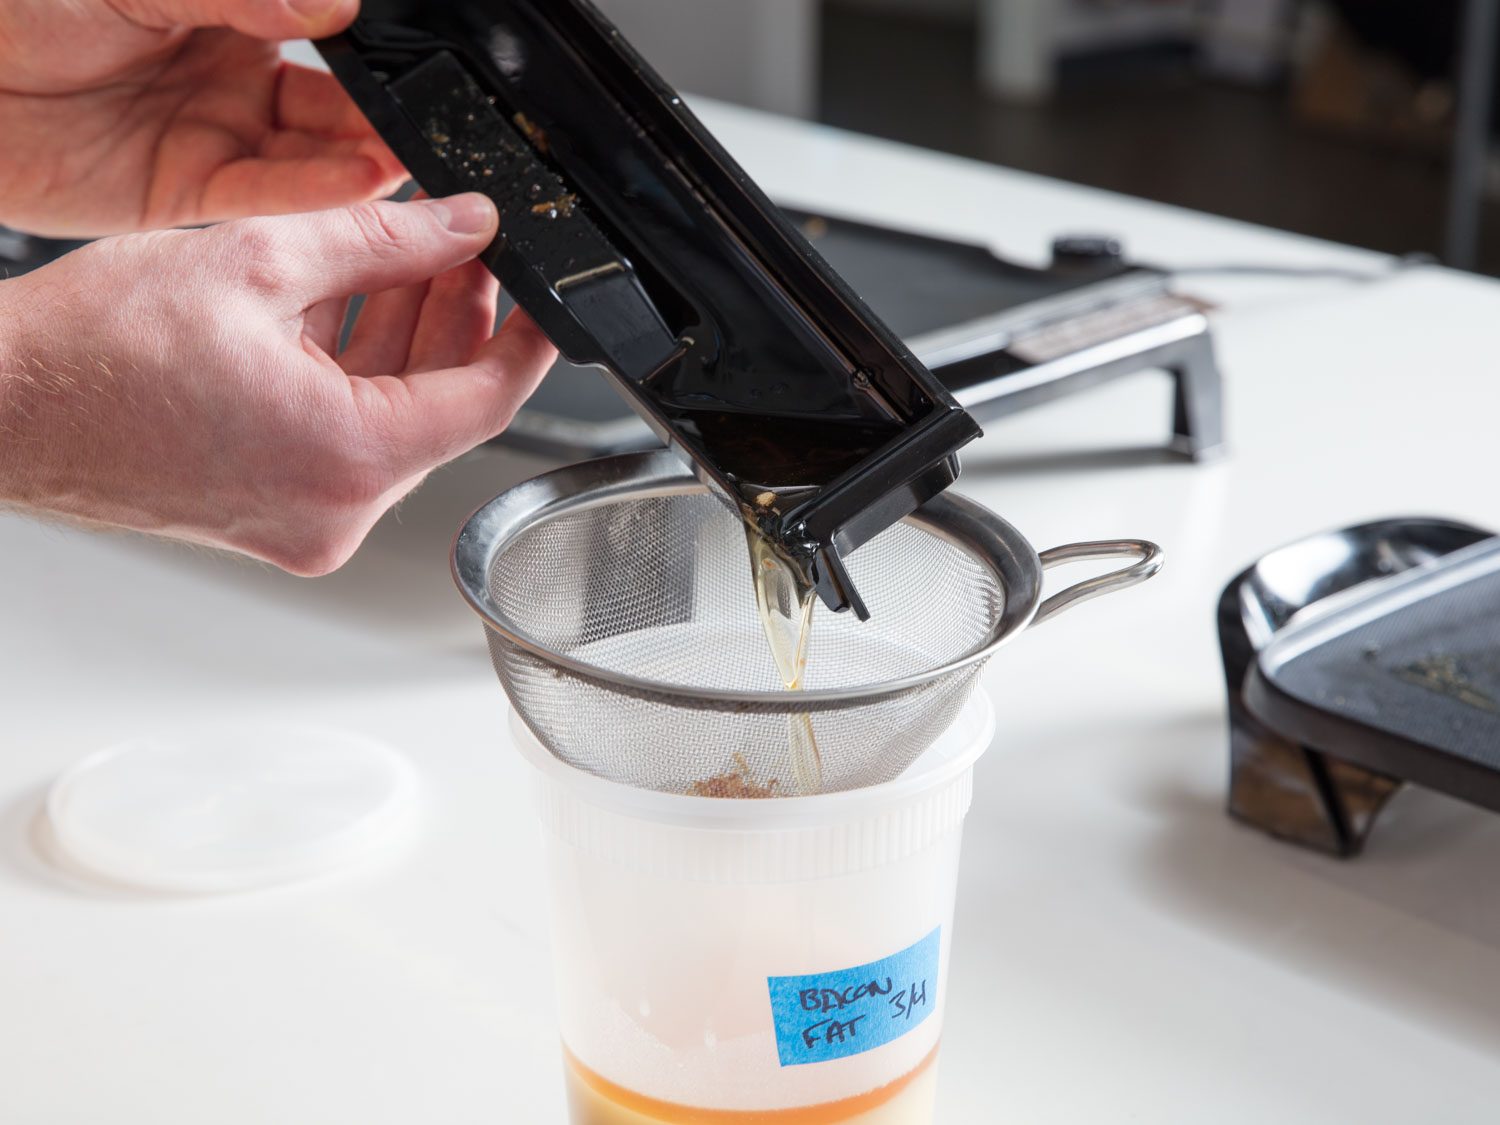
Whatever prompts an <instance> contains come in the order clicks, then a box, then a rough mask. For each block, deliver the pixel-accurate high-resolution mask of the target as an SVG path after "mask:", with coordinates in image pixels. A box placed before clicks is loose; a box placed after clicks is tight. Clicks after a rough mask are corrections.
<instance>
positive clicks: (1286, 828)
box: [1229, 715, 1402, 859]
mask: <svg viewBox="0 0 1500 1125" xmlns="http://www.w3.org/2000/svg"><path fill="white" fill-rule="evenodd" d="M1231 746H1232V750H1231V775H1230V784H1229V815H1230V816H1232V817H1234V818H1235V819H1236V820H1239V821H1242V822H1243V823H1245V824H1248V825H1250V826H1252V827H1254V828H1258V829H1260V830H1261V831H1262V832H1265V833H1267V834H1268V835H1271V836H1274V837H1276V838H1277V839H1279V840H1285V841H1287V842H1289V843H1293V844H1300V845H1301V846H1303V847H1305V848H1310V849H1313V850H1315V851H1320V852H1326V853H1327V854H1329V855H1334V856H1338V857H1340V858H1341V859H1350V858H1353V857H1354V856H1357V855H1358V854H1359V853H1360V852H1361V851H1362V850H1363V849H1364V846H1365V840H1366V839H1367V838H1368V837H1369V834H1370V830H1371V828H1373V827H1374V824H1375V820H1376V818H1377V817H1378V816H1379V815H1380V812H1381V810H1382V809H1383V808H1385V806H1386V803H1387V802H1388V801H1389V800H1390V799H1391V798H1392V797H1393V796H1395V795H1396V793H1397V792H1398V791H1399V790H1400V788H1401V784H1402V783H1401V782H1400V781H1398V780H1396V779H1395V778H1391V777H1387V776H1385V775H1383V774H1378V773H1374V772H1372V771H1370V770H1367V769H1364V768H1362V767H1360V766H1356V765H1352V764H1350V763H1349V762H1345V761H1341V760H1339V759H1337V758H1332V757H1330V756H1328V755H1327V754H1324V753H1321V752H1319V751H1317V750H1313V749H1311V748H1310V747H1306V746H1301V745H1298V744H1297V743H1294V742H1290V741H1288V740H1286V739H1284V738H1282V737H1281V736H1280V735H1277V734H1275V733H1274V732H1272V731H1270V730H1268V729H1266V728H1265V727H1263V726H1261V724H1260V723H1258V722H1256V721H1255V720H1254V719H1253V718H1251V717H1250V716H1248V715H1239V716H1236V721H1235V724H1234V728H1233V730H1232V732H1231Z"/></svg>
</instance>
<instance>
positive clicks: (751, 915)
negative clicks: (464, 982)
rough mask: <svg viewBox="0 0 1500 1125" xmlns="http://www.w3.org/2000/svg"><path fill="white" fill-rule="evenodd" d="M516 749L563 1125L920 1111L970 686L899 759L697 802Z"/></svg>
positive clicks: (974, 756)
mask: <svg viewBox="0 0 1500 1125" xmlns="http://www.w3.org/2000/svg"><path fill="white" fill-rule="evenodd" d="M512 728H513V730H514V734H515V740H516V742H517V744H518V746H519V747H520V749H521V751H522V753H523V754H524V755H525V757H526V759H527V760H528V761H529V762H530V763H531V764H532V765H533V766H534V767H535V769H536V775H537V779H538V785H537V793H538V797H539V810H540V814H541V819H542V823H543V827H544V834H545V836H546V845H547V846H546V857H547V863H548V866H549V873H550V881H551V888H552V906H553V949H554V956H555V966H556V974H557V987H558V1011H559V1019H560V1023H561V1030H562V1038H563V1043H564V1047H565V1049H566V1052H567V1055H568V1058H567V1067H568V1080H569V1085H570V1090H569V1093H570V1104H571V1109H572V1121H573V1125H624V1123H628V1125H658V1123H662V1125H678V1123H683V1122H694V1123H698V1122H715V1121H725V1122H730V1121H734V1122H760V1121H764V1122H784V1123H785V1125H795V1123H798V1122H809V1123H810V1122H820V1123H830V1125H832V1123H836V1122H848V1123H858V1125H876V1123H879V1125H929V1123H930V1122H931V1121H932V1114H933V1104H934V1098H935V1094H936V1089H937V1085H936V1083H937V1068H936V1061H937V1050H938V1044H939V1042H940V1040H941V1036H942V1026H943V1007H944V999H945V995H946V984H947V975H948V951H949V943H950V940H951V937H952V921H953V903H954V893H955V887H956V884H957V878H958V863H959V848H960V840H961V835H962V827H963V821H964V817H965V815H966V814H967V812H968V810H969V806H970V803H971V800H972V794H973V769H974V764H975V762H976V761H977V760H978V759H979V757H980V755H981V754H983V753H984V751H985V750H986V749H987V748H988V746H989V744H990V741H991V739H992V737H993V733H994V713H993V710H992V708H991V706H990V703H989V701H988V699H987V698H986V697H985V696H984V695H983V694H982V693H978V694H976V695H975V696H974V698H973V700H972V701H971V702H970V703H969V704H968V706H967V707H966V708H965V710H964V711H963V712H962V714H961V715H960V716H959V718H958V720H957V721H956V722H955V723H954V725H953V726H952V727H951V728H950V729H949V730H948V731H947V732H946V733H945V734H944V735H943V736H942V737H941V738H940V739H939V740H938V741H937V742H936V743H935V744H934V745H933V746H932V748H931V749H930V750H928V751H927V753H925V754H924V755H923V756H922V757H921V758H920V759H918V761H917V762H916V763H915V764H914V765H913V766H912V767H911V768H910V769H909V770H908V771H907V772H906V773H904V774H903V775H902V776H901V777H899V778H898V779H896V780H895V781H892V782H890V783H888V784H885V785H880V786H876V787H873V788H868V789H863V790H858V791H853V792H847V793H836V794H830V795H825V796H818V797H805V798H778V799H775V800H714V799H708V798H699V797H689V796H676V795H671V794H665V793H658V792H651V791H646V790H640V789H634V788H630V787H627V786H622V785H618V784H615V783H613V782H609V781H605V780H603V779H601V778H597V777H594V776H592V775H590V774H587V773H584V772H582V771H579V770H576V769H573V768H572V767H570V766H567V765H565V764H563V763H562V762H560V761H558V760H557V759H556V758H555V757H553V756H552V755H551V754H549V753H548V752H547V751H546V750H545V749H544V748H543V747H542V746H541V744H540V743H538V742H537V741H536V739H535V737H534V736H532V735H531V733H530V732H529V731H527V730H526V728H525V726H524V725H523V724H522V723H521V722H520V721H519V720H513V721H512Z"/></svg>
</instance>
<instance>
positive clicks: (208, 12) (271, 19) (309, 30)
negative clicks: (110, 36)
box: [113, 0, 359, 40]
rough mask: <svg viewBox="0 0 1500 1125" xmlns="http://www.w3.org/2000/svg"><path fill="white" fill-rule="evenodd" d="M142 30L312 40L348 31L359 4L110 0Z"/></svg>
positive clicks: (352, 0) (346, 0)
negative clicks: (217, 30) (224, 31)
mask: <svg viewBox="0 0 1500 1125" xmlns="http://www.w3.org/2000/svg"><path fill="white" fill-rule="evenodd" d="M113 6H114V8H115V10H116V11H118V12H119V13H120V14H121V15H122V16H124V17H125V18H126V19H128V20H130V21H132V22H134V23H138V24H140V25H141V26H142V27H150V28H168V27H173V26H181V25H186V26H188V27H229V28H233V29H234V30H235V31H238V32H241V33H243V34H245V35H249V36H253V37H254V38H256V39H277V40H280V39H316V38H319V37H321V36H324V35H332V34H334V32H337V31H342V30H344V28H346V27H348V26H349V25H350V24H351V23H352V22H353V21H354V17H355V16H357V15H358V14H359V0H113Z"/></svg>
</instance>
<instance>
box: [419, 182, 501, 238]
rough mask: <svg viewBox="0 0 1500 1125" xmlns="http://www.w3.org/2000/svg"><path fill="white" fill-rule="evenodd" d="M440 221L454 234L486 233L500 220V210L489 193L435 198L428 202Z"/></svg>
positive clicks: (471, 193)
mask: <svg viewBox="0 0 1500 1125" xmlns="http://www.w3.org/2000/svg"><path fill="white" fill-rule="evenodd" d="M427 206H428V207H430V208H431V209H432V213H433V214H434V215H436V216H437V218H438V222H440V223H442V224H443V226H445V227H447V228H448V229H449V230H451V231H452V232H453V233H454V234H484V233H485V232H486V231H491V230H494V229H495V227H496V226H497V225H498V224H499V222H500V215H499V212H497V211H496V210H495V205H494V204H493V203H491V202H490V198H489V196H487V195H480V194H478V193H477V192H469V193H467V194H465V195H455V196H451V197H449V198H448V199H434V200H432V201H430V202H429V203H428V204H427Z"/></svg>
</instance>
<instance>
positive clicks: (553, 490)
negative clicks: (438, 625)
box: [452, 450, 1042, 713]
mask: <svg viewBox="0 0 1500 1125" xmlns="http://www.w3.org/2000/svg"><path fill="white" fill-rule="evenodd" d="M709 491H710V490H709V488H708V486H706V485H705V484H703V483H702V482H701V481H700V480H699V479H698V478H697V477H696V476H695V475H694V474H693V471H692V469H691V468H689V467H688V466H686V465H685V464H684V463H683V462H682V461H681V460H679V459H678V458H677V456H676V455H674V454H672V453H670V452H669V451H667V450H659V451H655V452H651V453H635V454H627V455H625V456H619V457H605V458H601V459H599V460H595V461H585V462H582V463H580V464H577V465H570V466H568V467H566V468H562V469H556V470H553V471H552V472H549V473H544V474H543V475H541V476H539V477H534V478H533V479H531V480H529V481H526V482H524V483H523V484H520V485H517V486H516V487H515V488H512V489H510V490H509V491H507V492H505V493H502V494H501V495H500V496H497V497H496V498H495V499H493V500H491V501H490V502H489V503H488V504H485V505H484V506H483V507H481V508H480V509H479V510H478V511H477V512H475V513H474V514H473V515H472V516H471V517H470V518H469V519H468V521H467V522H465V524H464V526H463V528H462V529H461V530H460V531H459V533H458V537H457V539H456V540H455V541H454V544H453V554H452V569H453V578H454V581H455V583H457V585H458V588H459V590H460V592H461V593H462V594H463V597H464V600H465V601H467V602H468V603H469V606H470V608H471V609H473V610H474V612H475V613H477V614H478V615H479V617H480V619H481V620H482V621H483V622H484V624H485V626H486V628H488V629H490V630H492V631H493V632H495V633H497V634H499V635H500V637H501V638H502V639H504V640H505V641H506V642H507V643H509V644H511V645H514V646H515V647H516V648H518V649H521V650H522V651H524V652H527V653H529V654H530V655H532V656H533V657H536V658H537V659H539V660H541V661H544V662H545V663H547V664H550V665H552V666H553V667H555V668H560V669H563V670H564V671H567V672H570V673H572V674H573V675H575V676H579V677H581V678H583V679H586V680H592V681H594V682H596V683H600V684H604V685H608V686H610V687H614V688H617V689H619V690H621V691H624V692H627V693H629V694H631V695H637V696H647V697H650V698H652V699H655V700H659V701H678V702H680V703H681V705H683V706H686V707H690V708H691V709H694V710H701V709H703V708H704V707H705V706H709V707H711V708H713V709H715V710H733V709H735V708H739V707H743V708H745V709H747V710H756V711H770V712H775V711H779V710H781V709H783V708H784V709H785V710H786V712H787V713H797V712H801V713H811V712H818V711H826V710H833V709H837V708H841V707H846V706H848V705H850V704H853V703H859V704H865V703H874V702H879V701H880V700H881V699H884V698H888V697H891V696H895V695H899V694H903V693H905V692H908V691H911V690H912V689H914V688H920V687H923V686H925V685H927V684H931V683H934V682H936V681H938V680H942V679H944V678H946V677H948V676H951V675H952V674H954V673H955V672H961V671H964V670H966V669H968V668H971V667H973V666H975V665H978V664H982V663H984V662H985V661H987V660H988V659H989V658H990V657H991V656H993V655H994V654H995V653H996V652H997V651H999V649H1001V648H1002V647H1004V646H1005V645H1006V644H1008V643H1009V642H1010V641H1011V640H1012V639H1014V638H1015V637H1016V636H1017V635H1018V634H1020V633H1021V632H1022V631H1024V630H1025V629H1026V628H1027V626H1029V625H1030V624H1031V623H1032V621H1033V620H1034V619H1035V618H1036V616H1037V611H1038V609H1039V608H1040V606H1041V596H1042V560H1041V558H1040V557H1039V556H1038V554H1037V552H1036V549H1035V548H1034V547H1032V545H1031V543H1030V542H1029V541H1027V539H1026V537H1025V536H1023V535H1022V534H1021V533H1020V532H1019V531H1017V530H1016V529H1015V528H1014V527H1013V526H1011V525H1010V524H1009V523H1008V522H1006V521H1005V520H1004V519H1002V518H1001V517H1000V516H998V515H996V514H995V513H993V512H991V511H989V510H988V509H987V508H984V507H983V506H981V505H979V504H976V503H974V502H973V501H971V500H966V499H964V498H962V497H959V496H954V495H953V494H951V493H947V494H944V495H942V496H939V497H938V498H936V499H935V500H931V501H929V502H928V503H927V504H925V505H923V507H922V508H920V509H919V510H918V511H917V512H915V513H913V514H912V515H910V516H908V517H907V518H906V520H905V521H904V522H905V523H908V524H910V525H912V526H915V527H919V528H921V529H922V530H924V531H926V532H927V533H929V534H932V535H936V536H938V537H939V538H941V539H943V540H945V541H947V542H949V543H951V544H953V545H954V546H956V547H958V548H959V549H961V550H963V551H965V552H967V553H968V554H969V555H970V556H971V557H973V558H974V559H975V560H976V561H978V562H979V563H981V564H982V565H984V566H986V567H987V568H988V569H989V570H990V571H991V573H993V574H994V575H995V577H996V579H997V581H998V583H999V585H1000V588H1001V590H1002V591H1003V594H1004V605H1003V606H1002V608H1001V614H1000V620H999V621H998V622H996V624H995V626H994V627H993V628H992V629H991V630H990V635H989V637H988V639H987V640H985V641H984V642H983V643H981V644H980V645H979V646H978V647H976V648H974V649H973V650H971V651H970V652H968V653H966V654H965V655H963V656H961V657H957V658H955V659H953V660H949V661H947V662H945V663H943V664H941V665H939V666H938V667H935V668H931V669H928V670H927V671H924V672H919V673H915V674H913V675H910V676H905V677H902V678H900V679H895V680H883V681H880V682H878V683H873V684H866V685H863V686H860V687H854V688H847V687H846V688H834V689H822V690H819V691H796V692H791V691H758V692H750V691H726V690H722V689H711V688H702V687H694V686H692V685H689V684H676V683H668V682H665V681H659V680H650V679H644V678H641V677H637V676H630V675H626V674H624V673H619V672H614V671H612V670H610V669H606V668H600V667H599V666H597V665H594V664H590V663H588V662H587V661H580V660H577V659H575V658H573V657H571V656H567V655H565V654H563V653H560V652H557V651H555V650H554V649H552V648H550V647H548V646H547V645H544V644H540V643H539V642H537V641H535V640H533V639H531V638H530V637H527V636H526V635H525V634H524V633H522V632H521V631H520V630H519V629H518V628H517V627H516V626H515V625H514V624H513V623H512V622H510V621H509V620H508V619H507V618H506V615H505V614H504V613H503V612H502V611H501V609H500V607H499V606H497V605H496V604H495V601H494V599H493V598H492V597H491V596H490V591H489V585H490V582H489V578H490V572H491V569H492V567H493V565H494V562H495V560H496V559H497V558H498V557H499V556H500V555H503V554H504V552H505V551H506V549H507V548H508V547H509V546H510V544H511V543H512V542H514V540H515V539H517V538H518V537H519V536H521V535H522V534H525V533H528V532H530V531H532V530H534V529H536V528H538V527H540V526H542V525H543V524H545V523H548V522H550V521H552V520H554V519H558V518H560V517H562V516H565V515H571V514H574V513H577V512H581V511H586V510H588V509H591V508H596V507H601V506H604V505H608V504H614V503H619V502H620V501H622V500H633V499H650V498H652V497H659V496H673V495H703V494H708V493H709Z"/></svg>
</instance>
